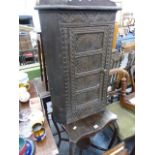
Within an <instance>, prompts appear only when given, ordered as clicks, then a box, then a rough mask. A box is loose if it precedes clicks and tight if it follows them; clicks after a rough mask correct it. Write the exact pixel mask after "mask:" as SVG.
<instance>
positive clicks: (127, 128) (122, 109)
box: [107, 69, 135, 141]
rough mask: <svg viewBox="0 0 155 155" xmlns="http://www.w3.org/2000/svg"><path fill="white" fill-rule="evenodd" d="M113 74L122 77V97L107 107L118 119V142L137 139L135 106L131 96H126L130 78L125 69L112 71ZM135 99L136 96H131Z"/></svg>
mask: <svg viewBox="0 0 155 155" xmlns="http://www.w3.org/2000/svg"><path fill="white" fill-rule="evenodd" d="M111 74H117V75H119V76H121V79H122V80H121V83H122V85H121V96H120V101H118V102H114V103H112V104H109V105H108V106H107V110H109V111H111V112H113V113H115V114H116V115H117V117H118V119H117V125H118V130H117V132H118V133H117V138H118V141H126V140H127V139H130V138H134V137H135V114H134V106H133V105H132V104H131V102H130V101H129V96H127V95H126V82H127V80H128V78H129V77H130V76H129V74H128V72H127V71H125V70H123V69H112V70H111V71H110V75H111ZM131 97H134V94H132V95H131V96H130V98H131Z"/></svg>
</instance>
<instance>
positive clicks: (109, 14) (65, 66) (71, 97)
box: [36, 0, 120, 124]
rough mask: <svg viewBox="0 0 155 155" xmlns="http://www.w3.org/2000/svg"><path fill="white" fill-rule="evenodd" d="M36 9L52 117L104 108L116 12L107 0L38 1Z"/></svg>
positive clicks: (71, 117)
mask: <svg viewBox="0 0 155 155" xmlns="http://www.w3.org/2000/svg"><path fill="white" fill-rule="evenodd" d="M36 9H38V10H39V16H40V23H41V30H42V39H43V46H44V51H45V58H46V64H47V73H48V79H49V84H50V92H51V97H52V102H53V112H54V116H55V119H56V120H57V121H58V122H61V123H67V124H68V123H71V122H74V121H77V120H79V119H82V118H85V117H87V116H90V115H92V114H95V113H98V112H100V111H104V110H105V106H106V95H107V94H106V93H107V85H108V74H109V68H110V62H111V52H112V38H113V30H114V22H115V15H116V11H117V10H118V9H120V8H119V7H117V6H116V5H115V3H114V2H111V1H108V0H104V1H103V0H62V1H60V0H57V1H54V0H53V1H52V0H50V1H48V0H42V1H40V3H39V4H38V5H37V6H36Z"/></svg>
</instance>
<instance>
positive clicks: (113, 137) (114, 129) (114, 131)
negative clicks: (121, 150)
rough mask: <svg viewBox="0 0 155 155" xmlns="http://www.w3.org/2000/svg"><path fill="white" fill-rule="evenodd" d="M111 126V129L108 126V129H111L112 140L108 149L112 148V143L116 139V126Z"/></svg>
mask: <svg viewBox="0 0 155 155" xmlns="http://www.w3.org/2000/svg"><path fill="white" fill-rule="evenodd" d="M112 126H113V129H112V128H111V127H110V126H109V127H110V128H111V129H112V131H113V136H112V138H111V140H110V143H109V146H108V149H110V148H111V147H112V145H113V143H114V141H115V139H116V137H117V128H116V126H115V123H114V124H112Z"/></svg>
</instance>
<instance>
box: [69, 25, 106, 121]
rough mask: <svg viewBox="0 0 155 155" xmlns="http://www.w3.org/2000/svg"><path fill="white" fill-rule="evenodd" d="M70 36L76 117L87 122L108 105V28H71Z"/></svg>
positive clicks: (73, 103) (72, 93)
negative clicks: (87, 118)
mask: <svg viewBox="0 0 155 155" xmlns="http://www.w3.org/2000/svg"><path fill="white" fill-rule="evenodd" d="M69 36H70V45H69V46H70V47H69V49H70V51H69V59H70V72H71V103H72V105H71V108H72V111H73V112H75V117H78V118H83V117H86V116H89V115H91V114H93V113H96V112H99V111H101V110H103V109H104V105H105V104H106V95H105V94H106V93H105V92H103V91H106V88H105V87H107V86H105V83H106V82H105V80H107V78H105V74H107V73H106V55H107V42H108V27H107V26H97V27H84V28H83V27H82V28H70V29H69ZM106 76H107V75H106Z"/></svg>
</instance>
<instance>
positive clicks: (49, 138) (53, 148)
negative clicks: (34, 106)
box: [20, 81, 59, 155]
mask: <svg viewBox="0 0 155 155" xmlns="http://www.w3.org/2000/svg"><path fill="white" fill-rule="evenodd" d="M29 92H30V94H31V98H35V97H38V95H37V92H36V90H35V86H34V84H33V82H31V81H30V91H29ZM23 109H30V105H29V104H28V103H24V104H20V110H23ZM44 128H45V131H46V139H44V140H43V141H42V142H35V155H57V154H58V152H59V151H58V148H57V145H56V142H55V140H54V137H53V134H52V132H51V129H50V127H49V125H48V122H47V120H46V118H45V122H44Z"/></svg>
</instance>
